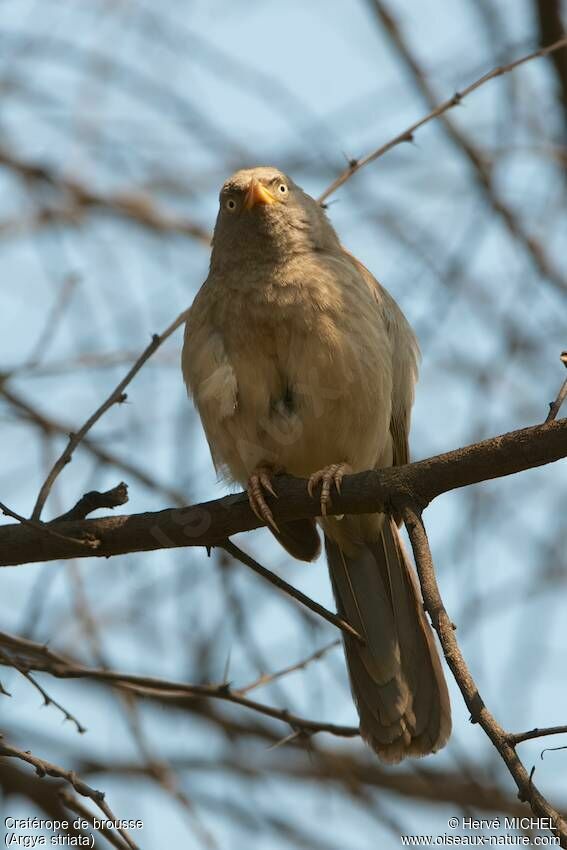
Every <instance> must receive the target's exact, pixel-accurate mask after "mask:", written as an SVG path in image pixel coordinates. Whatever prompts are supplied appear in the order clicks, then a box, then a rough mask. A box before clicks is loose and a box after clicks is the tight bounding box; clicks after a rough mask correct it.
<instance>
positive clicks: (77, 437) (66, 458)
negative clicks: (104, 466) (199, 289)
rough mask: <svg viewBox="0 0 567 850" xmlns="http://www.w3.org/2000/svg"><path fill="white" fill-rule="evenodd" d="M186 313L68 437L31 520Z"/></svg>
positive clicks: (155, 340)
mask: <svg viewBox="0 0 567 850" xmlns="http://www.w3.org/2000/svg"><path fill="white" fill-rule="evenodd" d="M187 313H188V311H187V310H185V311H184V312H183V313H180V315H179V316H178V317H177V318H176V319H175V320H174V321H173V322H172V323H171V324H170V325H169V326H168V327H167V328H166V329H165V330H164V331H163V332H162V333H161V334H154V335H153V337H152V341H151V342H150V344H149V345H148V346H147V347H146V348H145V349H144V351H143V352H142V354H141V355H140V356H139V357H138V359H137V360H136V362H135V363H134V365H133V366H132V368H131V369H130V370H129V371H128V373H127V374H126V375H125V377H124V378H123V379H122V380H121V381H120V383H119V384H118V386H117V387H115V389H114V390H113V391H112V392H111V393H110V395H109V396H108V398H107V399H106V400H105V401H104V402H103V403H102V404H101V405H100V407H98V408H97V409H96V410H95V412H94V413H93V414H92V415H91V416H89V418H88V419H87V421H86V422H85V424H84V425H83V426H82V427H81V428H79V430H78V431H77V433H76V434H71V435H70V437H69V443H68V444H67V447H66V448H65V451H64V452H63V454H62V455H60V457H59V458H58V459H57V460H56V461H55V463H54V465H53V467H52V469H51V471H50V473H49V475H48V476H47V478H46V479H45V481H44V483H43V484H42V486H41V489H40V491H39V495H38V497H37V501H36V503H35V507H34V509H33V513H32V519H35V520H37V519H39V517H40V515H41V511H42V509H43V506H44V504H45V501H46V499H47V497H48V495H49V492H50V490H51V488H52V487H53V484H54V483H55V480H56V478H57V476H58V475H59V473H60V472H61V471H62V470H63V468H64V467H65V465H66V464H68V463H69V462H70V460H71V458H72V456H73V452H74V451H75V449H76V448H77V446H78V445H79V443H80V442H81V440H82V439H83V438H84V437H85V436H86V435H87V434H88V432H89V431H90V430H91V428H92V427H93V425H94V424H95V423H96V422H98V420H99V419H100V418H101V416H103V415H104V414H105V413H106V411H107V410H109V408H111V407H112V406H113V405H115V404H121V403H122V402H123V401H125V399H126V396H125V394H124V390H125V389H126V387H127V386H128V384H129V383H130V382H131V381H132V379H133V378H134V377H135V376H136V375H137V374H138V372H139V371H140V369H141V368H142V366H143V365H144V363H145V362H146V361H147V360H149V358H150V357H151V356H152V354H153V353H154V351H157V349H158V348H159V347H160V345H161V344H162V343H163V342H165V340H166V339H168V337H170V336H171V335H172V333H174V332H175V331H176V330H177V328H178V327H179V326H180V325H182V324H183V322H184V321H185V319H186V318H187Z"/></svg>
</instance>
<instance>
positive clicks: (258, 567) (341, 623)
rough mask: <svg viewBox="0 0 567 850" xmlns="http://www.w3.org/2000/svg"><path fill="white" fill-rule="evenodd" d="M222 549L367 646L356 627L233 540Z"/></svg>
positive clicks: (228, 541)
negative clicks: (256, 558)
mask: <svg viewBox="0 0 567 850" xmlns="http://www.w3.org/2000/svg"><path fill="white" fill-rule="evenodd" d="M221 548H223V549H224V550H225V552H228V553H229V554H230V555H232V556H233V557H234V558H236V559H237V560H238V561H240V562H241V563H243V564H245V566H247V567H250V569H252V570H254V572H255V573H258V575H261V576H262V578H265V579H267V580H268V581H269V582H271V583H272V584H273V585H274V586H275V587H277V588H278V590H282V591H283V592H284V593H287V594H288V596H291V597H293V599H296V600H297V601H298V602H301V604H302V605H305V606H306V607H307V608H310V609H311V611H314V612H315V613H316V614H319V616H320V617H323V619H324V620H327V622H328V623H332V624H333V626H336V627H337V628H338V629H340V630H341V631H342V632H345V634H347V635H350V637H353V638H355V640H357V641H358V642H359V643H361V644H362V645H364V644H365V640H364V638H363V637H362V635H360V634H359V633H358V632H357V631H356V629H355V628H354V626H351V624H350V623H349V622H347V621H346V620H345V619H343V618H342V617H339V616H338V614H333V613H332V611H329V610H328V609H327V608H324V607H323V605H319V603H318V602H315V600H314V599H311V598H310V597H309V596H306V595H305V594H304V593H302V592H301V591H300V590H298V589H297V588H296V587H294V586H293V585H292V584H289V583H288V582H287V581H284V579H283V578H280V577H279V576H278V575H276V574H275V573H273V572H271V570H268V569H267V568H266V567H263V566H262V564H259V563H258V561H256V560H254V558H252V557H250V555H247V554H246V552H243V551H242V549H239V548H238V546H235V544H234V543H233V542H232V541H231V540H227V541H226V542H225V543H223V544H222V546H221Z"/></svg>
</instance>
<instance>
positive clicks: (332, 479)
mask: <svg viewBox="0 0 567 850" xmlns="http://www.w3.org/2000/svg"><path fill="white" fill-rule="evenodd" d="M351 472H352V468H351V466H350V465H349V464H348V463H332V464H331V465H330V466H326V467H325V468H324V469H319V470H318V471H317V472H314V473H313V474H312V475H310V476H309V481H308V482H307V492H308V493H309V495H310V496H311V498H313V490H314V489H315V487H317V486H318V485H319V484H321V516H327V507H328V506H329V505H330V504H331V488H332V486H333V484H334V485H335V487H336V488H337V493H340V492H341V483H342V480H343V477H344V476H345V475H348V474H350V473H351Z"/></svg>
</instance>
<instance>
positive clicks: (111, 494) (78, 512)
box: [51, 481, 128, 522]
mask: <svg viewBox="0 0 567 850" xmlns="http://www.w3.org/2000/svg"><path fill="white" fill-rule="evenodd" d="M127 501H128V485H127V484H125V483H124V482H123V481H121V482H120V484H117V485H116V487H112V489H110V490H105V492H104V493H99V492H98V490H91V491H90V493H85V494H84V496H81V498H80V499H79V501H78V502H77V504H76V505H75V506H74V507H73V508H71V510H69V511H67V512H66V513H64V514H61V515H60V516H58V517H56V518H55V519H52V520H51V522H70V521H71V520H75V519H84V518H85V517H86V516H88V515H89V514H91V513H92V512H93V511H98V510H100V508H118V507H119V506H120V505H125V504H126V502H127Z"/></svg>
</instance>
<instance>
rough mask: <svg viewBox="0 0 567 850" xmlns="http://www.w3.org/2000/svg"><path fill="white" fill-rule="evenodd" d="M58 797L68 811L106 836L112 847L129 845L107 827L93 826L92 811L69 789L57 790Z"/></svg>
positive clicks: (123, 847)
mask: <svg viewBox="0 0 567 850" xmlns="http://www.w3.org/2000/svg"><path fill="white" fill-rule="evenodd" d="M59 799H60V800H61V802H62V803H63V805H64V806H66V807H67V808H68V809H70V811H72V812H75V814H76V815H79V817H81V818H83V820H86V821H88V822H89V823H90V825H91V827H92V828H93V829H94V830H96V831H97V832H100V834H101V835H102V836H103V837H104V838H106V840H107V841H108V843H109V844H112V846H113V847H116V848H117V850H125V848H126V847H128V846H129V845H127V844H126V843H125V842H123V841H121V839H120V838H119V837H118V836H117V835H115V833H114V832H113V831H112V830H110V829H108V827H105V826H95V825H94V820H95V818H94V815H93V813H92V812H91V811H90V810H89V809H88V808H87V807H86V806H85V805H83V803H81V801H80V800H77V798H76V797H74V796H73V795H72V794H71V792H70V791H65V790H64V789H63V788H62V789H61V790H60V791H59Z"/></svg>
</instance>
